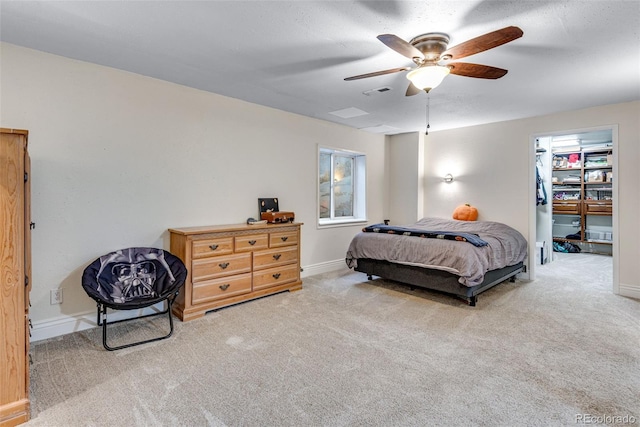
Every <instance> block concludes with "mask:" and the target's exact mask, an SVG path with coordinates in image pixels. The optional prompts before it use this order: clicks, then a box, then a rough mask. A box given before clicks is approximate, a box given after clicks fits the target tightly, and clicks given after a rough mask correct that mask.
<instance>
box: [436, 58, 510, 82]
mask: <svg viewBox="0 0 640 427" xmlns="http://www.w3.org/2000/svg"><path fill="white" fill-rule="evenodd" d="M447 66H448V67H449V70H450V72H451V74H456V75H458V76H464V77H476V78H478V79H499V78H500V77H502V76H504V75H505V74H507V70H504V69H502V68H497V67H490V66H488V65H480V64H470V63H468V62H454V63H452V64H448V65H447Z"/></svg>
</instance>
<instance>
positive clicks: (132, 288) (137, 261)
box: [82, 248, 187, 350]
mask: <svg viewBox="0 0 640 427" xmlns="http://www.w3.org/2000/svg"><path fill="white" fill-rule="evenodd" d="M186 278H187V268H186V267H185V265H184V263H183V262H182V261H181V260H180V258H178V257H177V256H175V255H173V254H171V253H170V252H167V251H165V250H162V249H157V248H127V249H121V250H118V251H115V252H111V253H109V254H106V255H103V256H101V257H100V258H98V259H96V260H95V261H93V262H92V263H91V264H90V265H89V266H88V267H87V268H85V269H84V272H83V274H82V287H83V288H84V290H85V292H86V293H87V295H89V297H91V298H92V299H94V300H95V301H96V302H97V304H98V315H97V317H98V326H102V344H103V345H104V348H105V349H107V350H118V349H121V348H126V347H131V346H134V345H140V344H145V343H148V342H152V341H158V340H162V339H165V338H169V337H170V336H171V334H173V318H172V317H171V305H172V304H173V302H174V301H175V299H176V297H177V296H178V293H179V291H180V288H181V287H182V286H183V285H184V282H185V280H186ZM163 301H166V302H167V304H166V309H165V310H163V311H160V312H158V313H151V314H147V315H143V316H138V317H134V318H130V319H123V320H116V321H112V322H107V308H110V309H112V310H137V309H141V308H145V307H149V306H152V305H154V304H157V303H160V302H163ZM160 314H167V315H168V317H169V333H168V334H166V335H162V336H160V337H157V338H151V339H146V340H143V341H137V342H132V343H130V344H124V345H120V346H116V347H111V346H109V345H108V344H107V325H112V324H114V323H120V322H126V321H131V320H136V319H141V318H144V317H149V316H157V315H160Z"/></svg>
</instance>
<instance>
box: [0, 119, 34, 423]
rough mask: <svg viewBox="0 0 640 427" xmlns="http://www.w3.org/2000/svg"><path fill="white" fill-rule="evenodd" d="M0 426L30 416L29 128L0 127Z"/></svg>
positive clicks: (18, 421) (21, 421)
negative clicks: (0, 236)
mask: <svg viewBox="0 0 640 427" xmlns="http://www.w3.org/2000/svg"><path fill="white" fill-rule="evenodd" d="M0 134H1V141H0V142H1V144H0V193H2V197H0V220H1V221H2V228H0V234H1V235H2V246H1V247H0V248H1V249H0V295H1V297H0V340H1V342H0V426H2V427H9V426H15V425H18V424H22V423H24V422H26V421H28V420H29V418H30V401H29V336H30V335H31V334H30V332H29V291H30V290H31V281H30V278H31V227H32V225H33V224H32V223H31V217H30V201H29V199H30V176H29V174H30V161H29V153H28V151H27V137H28V135H29V132H28V131H26V130H17V129H5V128H2V129H0Z"/></svg>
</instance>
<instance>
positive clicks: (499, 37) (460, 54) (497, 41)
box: [440, 26, 524, 60]
mask: <svg viewBox="0 0 640 427" xmlns="http://www.w3.org/2000/svg"><path fill="white" fill-rule="evenodd" d="M522 34H524V33H523V32H522V30H521V29H520V28H518V27H513V26H512V27H505V28H503V29H501V30H496V31H493V32H491V33H487V34H485V35H483V36H479V37H476V38H474V39H471V40H467V41H466V42H464V43H461V44H459V45H457V46H454V47H452V48H451V49H447V50H445V51H444V52H443V53H442V55H441V56H440V57H441V58H442V59H447V60H451V59H460V58H464V57H466V56H471V55H475V54H476V53H480V52H484V51H485V50H489V49H493V48H494V47H498V46H500V45H503V44H505V43H509V42H510V41H513V40H515V39H517V38H520V37H522Z"/></svg>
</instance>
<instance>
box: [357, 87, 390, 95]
mask: <svg viewBox="0 0 640 427" xmlns="http://www.w3.org/2000/svg"><path fill="white" fill-rule="evenodd" d="M390 90H391V88H390V87H388V86H385V87H379V88H377V89H371V90H367V91H364V92H362V94H363V95H367V96H371V95H377V94H379V93H385V92H389V91H390Z"/></svg>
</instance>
